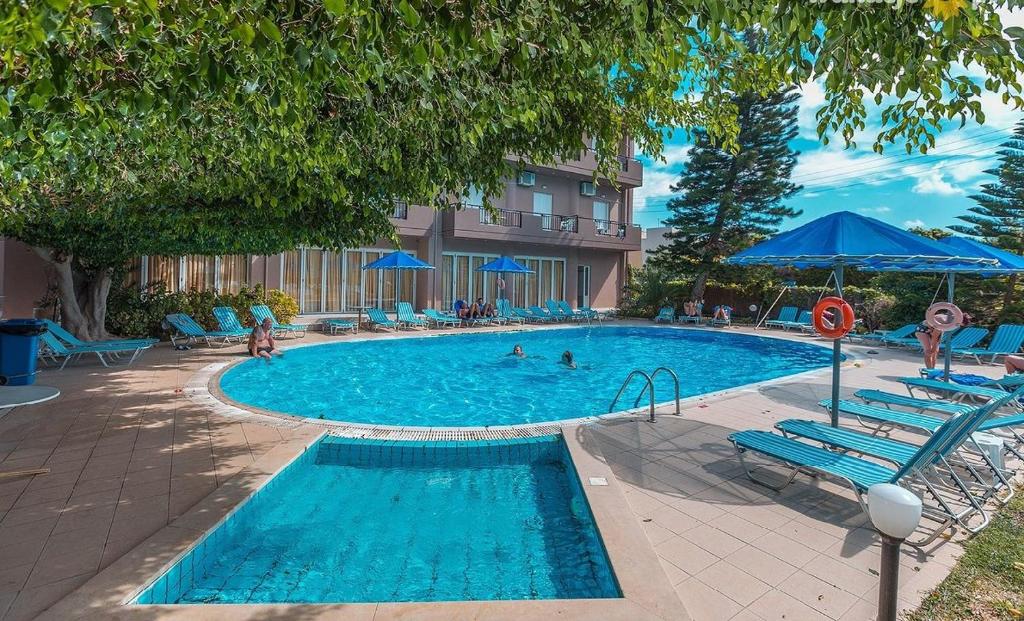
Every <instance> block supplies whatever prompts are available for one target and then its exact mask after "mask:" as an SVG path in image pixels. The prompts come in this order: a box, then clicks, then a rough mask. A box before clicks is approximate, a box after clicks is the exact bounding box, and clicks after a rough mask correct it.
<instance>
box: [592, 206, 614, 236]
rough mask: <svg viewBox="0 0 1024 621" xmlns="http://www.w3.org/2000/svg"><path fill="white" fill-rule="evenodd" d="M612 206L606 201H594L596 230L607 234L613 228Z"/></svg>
mask: <svg viewBox="0 0 1024 621" xmlns="http://www.w3.org/2000/svg"><path fill="white" fill-rule="evenodd" d="M611 213H612V212H611V206H610V205H608V203H607V202H605V201H594V229H595V230H596V231H597V232H598V233H605V232H607V231H608V227H609V226H611Z"/></svg>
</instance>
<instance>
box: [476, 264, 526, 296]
mask: <svg viewBox="0 0 1024 621" xmlns="http://www.w3.org/2000/svg"><path fill="white" fill-rule="evenodd" d="M476 271H478V272H498V273H499V274H500V275H501V277H502V279H503V280H504V275H505V274H506V273H509V274H532V273H533V270H531V269H530V268H528V267H526V266H523V265H520V264H519V263H516V262H515V261H513V260H512V259H510V258H508V257H505V256H502V257H498V258H497V259H495V260H493V261H491V262H490V263H484V264H483V265H481V266H480V267H478V268H476ZM500 291H501V293H500V294H499V295H504V292H505V288H504V287H501V288H500Z"/></svg>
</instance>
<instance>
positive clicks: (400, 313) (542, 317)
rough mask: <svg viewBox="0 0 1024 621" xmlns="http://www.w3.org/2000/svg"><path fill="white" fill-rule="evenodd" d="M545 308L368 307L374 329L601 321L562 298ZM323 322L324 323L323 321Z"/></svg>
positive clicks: (506, 305)
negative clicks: (471, 311) (462, 313)
mask: <svg viewBox="0 0 1024 621" xmlns="http://www.w3.org/2000/svg"><path fill="white" fill-rule="evenodd" d="M545 306H547V309H543V308H541V307H540V306H528V307H526V308H520V307H515V306H512V305H511V303H510V302H509V301H508V300H507V299H502V300H498V301H497V303H496V306H495V315H494V316H491V317H472V318H470V317H458V316H457V315H455V314H454V312H453V313H442V312H440V311H437V310H434V309H431V308H425V309H423V311H422V316H419V315H416V313H415V311H414V310H413V308H412V305H411V304H409V303H408V302H398V304H397V305H396V308H395V317H394V319H392V318H391V317H389V316H388V315H387V313H385V312H384V311H383V310H381V309H379V308H371V309H369V310H368V311H367V317H368V319H369V323H370V325H371V327H372V328H373V329H375V330H381V329H383V330H399V329H408V328H429V327H435V328H448V327H459V326H478V325H505V324H509V323H516V324H524V323H553V322H560V321H594V320H597V321H600V320H601V316H600V315H599V314H598V312H597V311H595V310H593V309H591V308H581V309H579V310H573V308H572V307H571V306H570V305H569V303H568V302H566V301H565V300H560V301H556V300H547V302H546V303H545ZM325 325H326V324H325Z"/></svg>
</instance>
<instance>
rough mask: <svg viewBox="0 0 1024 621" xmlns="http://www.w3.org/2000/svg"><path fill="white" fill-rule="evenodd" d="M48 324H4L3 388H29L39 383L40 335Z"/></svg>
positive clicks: (0, 334) (0, 327)
mask: <svg viewBox="0 0 1024 621" xmlns="http://www.w3.org/2000/svg"><path fill="white" fill-rule="evenodd" d="M43 332H46V322H44V321H40V320H38V319H8V320H7V321H0V386H28V385H29V384H32V383H35V381H36V357H37V356H36V354H37V353H38V352H39V335H40V334H42V333H43Z"/></svg>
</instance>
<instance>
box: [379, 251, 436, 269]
mask: <svg viewBox="0 0 1024 621" xmlns="http://www.w3.org/2000/svg"><path fill="white" fill-rule="evenodd" d="M363 269H364V270H432V269H434V266H433V265H431V264H429V263H426V262H424V261H420V260H419V259H417V258H416V257H414V256H410V255H408V254H406V253H404V252H402V251H401V250H396V251H394V252H392V253H390V254H386V255H384V256H383V257H381V258H379V259H377V260H376V261H374V262H373V263H367V264H366V265H364V266H363Z"/></svg>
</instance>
